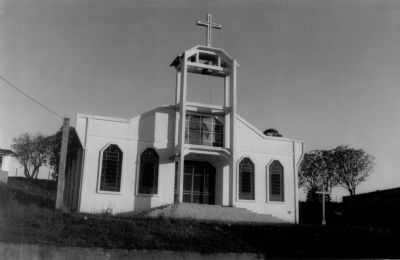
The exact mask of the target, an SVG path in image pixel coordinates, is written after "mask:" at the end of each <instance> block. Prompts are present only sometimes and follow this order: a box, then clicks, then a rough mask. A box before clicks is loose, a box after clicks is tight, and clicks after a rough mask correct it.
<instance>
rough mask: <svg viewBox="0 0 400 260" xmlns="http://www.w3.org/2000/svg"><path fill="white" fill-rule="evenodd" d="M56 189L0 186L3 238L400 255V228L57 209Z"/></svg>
mask: <svg viewBox="0 0 400 260" xmlns="http://www.w3.org/2000/svg"><path fill="white" fill-rule="evenodd" d="M54 194H55V185H54V183H53V184H43V183H40V182H39V183H31V182H27V181H26V180H20V179H19V180H18V179H14V180H13V179H11V180H10V182H9V184H7V185H6V184H0V240H3V241H13V242H28V243H45V244H55V245H64V246H85V247H104V248H126V249H143V248H145V249H167V250H191V251H200V252H207V253H210V252H243V251H248V252H262V253H265V254H267V255H273V256H308V257H309V256H347V257H349V256H355V257H365V256H381V257H383V256H385V257H388V256H396V255H397V256H400V253H399V252H397V251H398V250H397V248H396V246H397V243H396V242H397V241H396V240H395V239H394V238H396V237H397V234H399V233H400V232H399V229H398V228H392V229H388V228H371V227H351V226H344V225H340V226H327V227H321V226H317V225H296V226H294V225H255V224H254V225H239V224H238V225H228V224H222V223H219V224H218V223H201V222H198V221H194V220H170V219H165V218H159V219H144V218H122V217H120V218H117V217H111V216H106V215H102V216H99V215H81V214H62V213H60V212H57V211H54V210H53V209H52V205H54Z"/></svg>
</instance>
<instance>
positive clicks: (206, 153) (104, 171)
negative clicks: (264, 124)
mask: <svg viewBox="0 0 400 260" xmlns="http://www.w3.org/2000/svg"><path fill="white" fill-rule="evenodd" d="M210 20H211V19H209V21H208V24H207V26H208V32H209V37H208V41H207V44H206V45H204V46H203V45H197V46H194V47H193V48H190V49H188V50H186V51H184V52H183V53H182V54H181V55H180V56H178V57H176V58H175V59H174V60H173V62H172V64H171V67H173V68H174V69H175V72H176V98H175V102H174V103H173V104H171V105H168V106H160V107H156V108H154V109H152V110H150V111H148V112H145V113H143V114H140V115H137V116H135V117H133V118H129V119H122V118H111V117H102V116H93V115H85V114H78V115H77V121H76V128H75V129H76V133H77V136H78V138H79V141H80V143H81V145H82V148H83V149H82V157H81V159H80V160H79V167H78V168H80V170H79V174H78V175H79V176H75V177H73V180H68V176H67V181H66V182H67V186H68V185H70V187H71V186H74V187H75V188H73V190H74V193H75V194H73V195H68V196H69V197H70V198H69V199H70V200H73V201H74V203H72V204H73V205H74V208H75V210H76V211H79V212H86V213H102V212H105V211H107V212H112V213H113V214H116V213H124V212H140V211H146V210H150V209H152V208H156V207H160V206H162V205H168V204H174V203H199V204H214V205H220V206H226V207H237V208H246V209H248V210H250V211H253V212H256V213H259V214H269V215H272V216H274V217H276V218H280V219H282V220H284V221H285V222H290V223H297V222H298V217H299V207H298V200H299V199H298V179H297V175H298V166H299V162H300V160H301V158H302V155H303V143H302V142H301V141H297V140H294V139H289V138H285V137H274V136H266V135H264V134H263V133H262V132H261V131H260V130H258V129H257V128H255V127H254V126H253V125H252V124H250V123H249V122H247V121H246V120H245V119H244V118H242V117H241V116H239V115H238V114H237V108H236V106H237V105H236V104H237V98H238V97H237V95H236V93H237V88H239V87H240V86H238V85H237V76H238V62H237V61H236V60H235V59H234V58H232V56H230V55H229V54H228V53H227V52H226V51H225V50H223V49H219V48H214V47H212V46H211V42H210V40H211V29H212V27H214V28H215V27H216V26H218V25H215V24H213V23H212V22H210ZM210 25H214V26H210ZM190 73H195V74H203V75H207V76H209V77H222V78H223V79H224V84H223V85H222V86H215V87H221V88H223V89H224V93H225V95H224V97H225V98H224V104H223V105H213V104H201V103H194V102H191V101H190V100H188V98H187V92H188V91H187V86H188V74H190ZM239 98H240V97H239ZM68 183H69V184H68ZM71 183H73V184H71ZM67 189H68V187H67ZM68 196H67V197H68Z"/></svg>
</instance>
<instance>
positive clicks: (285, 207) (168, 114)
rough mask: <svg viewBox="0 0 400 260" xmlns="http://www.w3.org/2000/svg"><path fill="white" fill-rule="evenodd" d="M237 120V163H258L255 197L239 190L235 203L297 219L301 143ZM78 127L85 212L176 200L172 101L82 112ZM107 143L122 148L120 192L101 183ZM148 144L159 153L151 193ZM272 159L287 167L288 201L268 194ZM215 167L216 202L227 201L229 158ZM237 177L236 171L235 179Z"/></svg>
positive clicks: (133, 208) (132, 208)
mask: <svg viewBox="0 0 400 260" xmlns="http://www.w3.org/2000/svg"><path fill="white" fill-rule="evenodd" d="M236 120H237V124H236V126H237V129H236V137H237V140H236V149H237V158H235V163H237V164H238V162H239V159H240V158H242V157H249V158H250V159H251V160H252V161H253V162H254V164H255V200H254V201H242V200H239V199H238V194H233V196H234V200H235V205H236V206H237V207H242V208H246V209H249V210H252V211H254V212H257V213H262V214H271V215H273V216H276V217H278V218H281V219H283V220H286V221H288V222H295V220H296V215H297V213H296V212H298V206H297V205H298V195H297V177H296V175H297V173H296V167H297V164H298V162H299V160H300V159H301V155H302V143H301V142H299V141H295V140H292V139H287V138H276V137H267V136H264V135H263V134H262V133H261V132H260V131H258V130H257V129H255V128H254V127H253V126H251V125H250V124H249V123H247V122H246V121H244V120H243V119H242V118H241V117H239V116H237V117H236ZM76 129H77V133H78V136H79V138H80V139H81V142H82V144H83V145H84V147H85V152H84V164H83V177H82V191H81V198H80V207H79V210H80V211H81V212H88V213H101V212H104V211H106V210H107V209H108V208H110V209H112V210H113V213H120V212H129V211H142V210H147V209H150V208H153V207H157V206H160V205H163V204H169V203H173V201H174V176H175V163H174V162H173V161H172V156H173V155H174V136H175V110H174V109H173V108H172V107H171V106H168V107H159V108H156V109H154V110H152V111H149V112H146V113H144V114H142V115H140V116H138V117H135V118H132V119H130V120H125V119H117V118H106V117H98V116H88V115H78V116H77V124H76ZM109 144H117V145H118V146H119V147H120V149H121V150H122V151H123V167H122V177H121V191H120V192H118V193H110V192H107V193H105V192H101V191H99V190H98V188H97V186H98V180H99V173H100V169H99V162H100V151H101V150H102V149H104V148H105V147H106V146H107V145H109ZM149 147H153V148H155V149H156V151H157V152H158V154H159V156H160V166H159V181H158V194H157V195H153V196H149V195H140V194H138V193H137V188H138V187H137V186H138V172H139V165H140V154H141V153H142V151H143V150H145V149H146V148H149ZM274 159H275V160H279V161H280V162H281V164H282V165H283V167H284V188H285V191H284V192H285V194H284V198H285V201H284V202H270V201H268V197H267V189H266V188H267V187H268V179H267V169H268V164H269V163H270V162H271V161H272V160H274ZM214 164H215V162H214ZM215 166H216V168H217V180H216V187H217V190H216V192H217V194H216V202H217V204H222V205H225V206H228V205H229V204H230V196H232V195H231V190H232V187H231V182H232V180H231V176H230V171H229V165H228V164H226V162H225V163H221V164H220V165H215ZM237 176H238V175H237V173H236V176H234V178H237ZM236 185H237V182H236ZM221 189H222V190H221ZM235 190H236V191H237V190H238V189H237V188H236V189H235Z"/></svg>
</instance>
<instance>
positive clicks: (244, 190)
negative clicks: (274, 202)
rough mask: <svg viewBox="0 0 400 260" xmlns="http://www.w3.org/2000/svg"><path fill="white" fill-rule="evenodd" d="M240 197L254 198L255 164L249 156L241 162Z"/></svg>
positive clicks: (244, 198) (242, 198)
mask: <svg viewBox="0 0 400 260" xmlns="http://www.w3.org/2000/svg"><path fill="white" fill-rule="evenodd" d="M239 199H241V200H254V164H253V162H252V161H251V160H250V159H249V158H244V159H243V160H242V161H241V162H240V163H239Z"/></svg>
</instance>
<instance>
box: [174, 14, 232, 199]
mask: <svg viewBox="0 0 400 260" xmlns="http://www.w3.org/2000/svg"><path fill="white" fill-rule="evenodd" d="M196 24H197V25H199V26H202V27H206V44H205V45H196V46H194V47H193V48H190V49H188V50H186V51H184V52H183V53H182V54H181V55H179V56H177V57H176V58H175V59H174V60H173V62H172V63H171V66H172V67H174V68H175V69H176V93H175V94H176V95H175V106H176V121H175V162H176V176H175V177H176V179H175V202H182V201H184V200H183V177H184V168H185V164H184V163H185V156H187V155H190V156H191V158H198V159H199V160H213V161H217V162H218V160H224V161H225V162H227V165H228V169H229V174H227V176H228V177H229V180H224V182H226V181H227V182H228V183H230V184H229V204H230V205H231V206H233V204H234V194H235V192H236V177H235V176H236V174H235V172H236V170H235V168H236V165H235V161H236V160H235V158H236V155H235V154H236V153H235V114H236V88H237V80H236V78H237V68H238V67H239V65H238V63H237V61H236V60H235V59H233V58H232V57H231V56H230V55H229V54H228V53H227V52H226V51H225V50H223V49H220V48H215V47H213V46H212V30H213V29H222V26H221V25H219V24H216V23H214V22H213V19H212V15H211V14H208V15H207V21H206V22H202V21H197V23H196ZM189 73H193V74H202V75H206V76H208V77H222V78H223V79H224V84H222V85H223V86H215V87H223V88H224V102H223V105H215V104H201V103H195V102H191V101H190V100H188V95H187V93H188V91H187V87H188V74H189ZM197 126H199V129H197Z"/></svg>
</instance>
